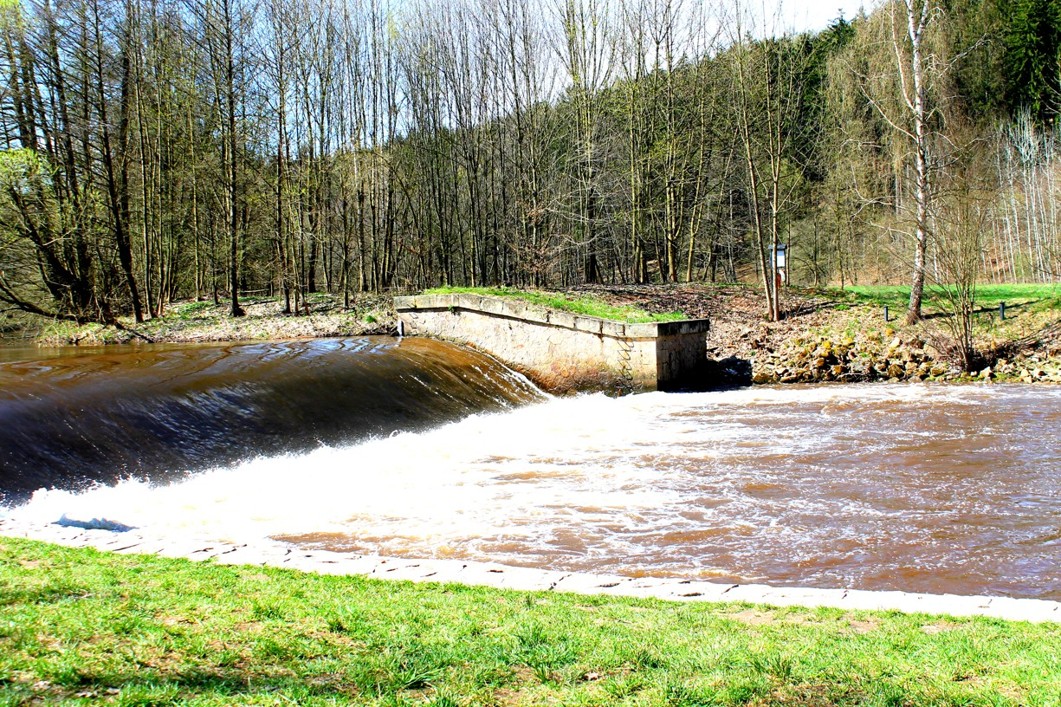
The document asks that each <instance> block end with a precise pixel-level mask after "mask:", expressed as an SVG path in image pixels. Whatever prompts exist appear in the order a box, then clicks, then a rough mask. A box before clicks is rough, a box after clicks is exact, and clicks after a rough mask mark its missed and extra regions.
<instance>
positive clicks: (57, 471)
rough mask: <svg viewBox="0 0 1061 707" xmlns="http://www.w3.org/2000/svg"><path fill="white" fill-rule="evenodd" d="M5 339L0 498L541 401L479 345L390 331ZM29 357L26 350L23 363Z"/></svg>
mask: <svg viewBox="0 0 1061 707" xmlns="http://www.w3.org/2000/svg"><path fill="white" fill-rule="evenodd" d="M53 353H54V354H55V355H53V356H51V357H47V358H41V356H40V354H39V353H36V352H28V351H26V350H22V351H20V352H13V351H10V350H9V351H6V352H5V350H3V349H0V361H2V360H3V358H7V359H16V360H9V361H8V362H7V363H0V494H2V495H3V496H5V497H6V500H8V502H10V501H17V500H20V499H24V498H25V497H26V496H28V494H29V493H31V492H33V491H34V490H36V489H39V488H44V487H58V488H67V489H69V488H84V487H86V486H88V485H91V484H94V483H111V482H114V481H116V480H118V479H121V478H126V477H146V478H150V479H153V480H156V481H164V480H172V478H173V477H175V476H180V475H183V473H184V472H187V471H200V470H203V469H206V468H210V467H212V466H216V465H220V464H229V463H234V462H236V461H238V460H241V459H246V458H250V457H257V456H270V455H276V454H281V453H285V452H288V453H289V452H295V451H308V450H310V449H312V448H315V447H319V446H322V445H325V444H331V445H335V444H345V443H350V442H355V441H358V440H363V439H365V438H368V437H371V436H380V435H387V434H391V433H394V432H397V431H410V430H418V429H425V428H427V427H431V426H437V425H439V424H441V423H443V422H447V421H452V420H456V419H459V418H461V417H464V416H466V415H467V414H469V412H477V411H482V410H496V409H501V408H506V407H511V406H512V405H515V404H519V403H524V402H528V401H531V400H536V399H539V398H540V397H541V394H540V393H539V392H538V391H537V390H536V389H535V388H534V387H533V386H532V385H530V384H529V383H528V382H527V381H526V380H525V379H523V377H522V376H518V375H516V374H514V373H512V372H511V371H509V370H508V369H506V368H504V367H503V366H501V365H500V364H498V363H497V362H495V361H493V360H492V359H490V358H488V357H485V356H481V355H479V354H477V353H475V352H472V351H467V350H465V349H460V348H457V347H454V346H448V345H445V344H441V343H439V342H435V341H430V340H427V339H405V340H401V341H400V342H399V341H398V340H395V339H392V338H389V337H368V338H363V339H348V340H343V339H331V340H328V339H326V340H314V341H289V342H278V343H249V344H228V345H217V344H213V345H201V346H198V345H192V346H189V345H180V346H177V345H174V346H166V345H160V346H138V347H135V346H120V347H106V348H100V349H95V350H91V351H90V352H88V353H86V352H85V351H84V350H78V349H73V353H71V349H65V350H63V349H59V350H54V351H53ZM20 356H21V357H25V356H30V360H22V361H19V360H17V359H18V358H19V357H20Z"/></svg>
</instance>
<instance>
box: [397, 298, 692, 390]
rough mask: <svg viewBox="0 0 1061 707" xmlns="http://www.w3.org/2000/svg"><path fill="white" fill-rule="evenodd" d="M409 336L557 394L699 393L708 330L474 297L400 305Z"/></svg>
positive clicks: (689, 324) (409, 300) (686, 323)
mask: <svg viewBox="0 0 1061 707" xmlns="http://www.w3.org/2000/svg"><path fill="white" fill-rule="evenodd" d="M394 307H395V310H396V311H397V313H398V316H399V318H400V319H401V321H402V323H403V325H404V326H405V331H406V333H407V334H412V335H423V336H431V337H435V338H440V339H446V340H448V341H453V342H456V343H459V344H463V345H466V346H471V347H473V348H476V349H479V350H481V351H485V352H486V353H489V354H491V355H492V356H494V357H496V358H497V359H499V360H501V361H503V362H504V363H505V364H507V365H509V366H511V367H512V368H515V369H516V370H518V371H520V372H522V373H524V374H526V375H527V376H528V377H530V378H531V379H533V380H534V381H535V382H536V383H538V384H539V385H541V386H542V387H543V388H545V389H547V390H550V391H553V392H565V391H569V390H586V389H606V390H608V389H618V390H628V391H643V390H672V389H679V388H701V387H703V384H704V381H703V380H702V379H703V373H704V368H705V364H706V361H707V332H708V331H709V330H710V322H709V321H708V320H706V319H694V320H685V321H678V322H654V323H647V324H626V323H623V322H615V321H610V320H607V319H600V318H598V317H590V316H586V315H583V314H574V313H572V312H563V311H559V310H552V309H547V308H544V307H539V306H537V305H534V304H530V303H528V302H524V301H522V300H519V299H515V298H505V297H489V296H482V295H473V294H463V293H462V294H447V295H418V296H411V297H396V298H395V299H394Z"/></svg>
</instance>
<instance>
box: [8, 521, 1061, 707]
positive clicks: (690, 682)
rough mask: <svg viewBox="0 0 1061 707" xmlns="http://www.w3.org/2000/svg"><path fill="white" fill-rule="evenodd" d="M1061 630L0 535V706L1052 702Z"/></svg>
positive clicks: (1060, 673)
mask: <svg viewBox="0 0 1061 707" xmlns="http://www.w3.org/2000/svg"><path fill="white" fill-rule="evenodd" d="M1059 656H1061V630H1059V627H1058V626H1057V625H1056V624H1046V625H1031V624H1022V623H1008V622H1005V621H1000V620H992V619H946V618H940V617H930V616H924V615H903V614H893V613H863V612H858V613H845V612H842V611H839V610H835V609H819V610H811V609H765V608H753V607H749V606H744V605H712V604H696V603H691V604H679V603H668V602H663V601H655V600H634V599H621V598H603V597H586V596H579V595H570V594H551V593H520V592H511V591H501V590H496V589H483V588H472V587H464V586H458V585H430V584H420V585H416V584H411V583H402V582H397V583H386V582H381V581H375V580H367V579H363V578H357V577H326V576H318V575H313V574H303V573H298V572H293V571H286V570H275V569H262V568H257V567H228V566H219V565H213V564H209V563H206V564H203V563H193V562H189V561H184V560H168V559H163V558H158V557H141V556H127V555H107V554H103V553H99V552H96V551H94V550H74V549H68V548H60V547H55V546H51V545H46V544H43V543H38V542H32V541H24V540H15V539H8V538H0V704H40V703H50V704H53V703H67V704H79V703H80V704H90V703H114V704H123V705H132V704H167V703H181V704H207V705H229V704H381V705H410V704H431V705H491V704H496V705H542V704H557V705H559V704H564V705H690V706H691V705H880V706H882V707H883V706H885V705H1036V706H1038V705H1042V706H1046V705H1057V704H1059V703H1061V658H1059Z"/></svg>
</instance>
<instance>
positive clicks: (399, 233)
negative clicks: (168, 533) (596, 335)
mask: <svg viewBox="0 0 1061 707" xmlns="http://www.w3.org/2000/svg"><path fill="white" fill-rule="evenodd" d="M752 10H753V7H752V6H751V5H748V6H745V5H744V4H742V2H741V0H718V2H708V3H701V2H696V1H695V0H621V1H620V2H607V1H606V0H544V1H543V2H539V1H538V0H442V1H439V2H436V1H433V0H22V1H21V2H20V0H0V28H2V40H3V45H2V47H0V73H2V76H3V78H2V81H3V84H2V89H0V125H2V131H3V132H2V140H3V144H2V145H0V310H4V309H14V310H19V311H22V312H29V313H32V314H38V315H42V316H47V317H55V318H59V319H70V320H74V321H79V322H87V321H99V322H105V323H108V322H111V323H112V322H114V321H116V320H117V317H118V316H132V317H134V318H135V320H136V321H138V322H139V321H144V320H145V319H147V318H151V317H156V316H159V315H160V314H162V313H163V312H164V311H165V310H166V307H167V305H168V304H169V303H170V302H173V301H176V300H179V299H208V298H212V299H213V300H215V301H226V302H230V303H231V313H232V315H233V316H239V315H240V314H241V313H242V311H243V308H242V306H241V304H240V300H241V298H245V297H248V296H250V295H256V294H269V295H272V296H276V297H278V298H279V305H278V306H279V307H282V308H283V311H284V312H287V313H297V312H299V311H301V310H302V308H303V307H304V302H305V298H306V297H307V295H308V294H309V293H314V292H323V291H327V292H331V293H334V294H335V295H337V296H339V297H341V298H342V299H343V300H344V301H345V303H346V304H347V306H349V305H350V302H351V299H352V298H356V297H357V295H358V293H361V292H366V291H374V292H385V291H391V290H393V291H407V290H415V289H421V288H426V287H432V286H437V285H470V286H494V285H507V286H514V287H534V288H564V287H571V286H576V285H581V284H586V283H630V284H637V283H676V282H694V281H704V282H738V281H744V282H749V283H756V284H757V286H758V287H760V288H761V290H762V292H763V296H764V303H765V306H764V311H765V312H767V313H768V315H769V317H770V318H774V319H776V318H778V317H780V316H781V303H780V297H779V293H778V290H779V287H780V284H779V283H780V282H782V276H783V280H784V281H785V282H788V283H790V284H793V285H796V284H798V285H804V286H808V287H825V286H839V287H843V286H845V285H849V284H858V283H865V284H871V283H894V284H907V285H909V286H910V288H911V294H910V310H909V312H908V317H909V318H911V319H916V318H918V317H920V316H921V298H922V292H923V290H924V288H925V287H926V286H927V287H932V286H933V285H934V284H953V283H962V282H965V283H975V282H1017V281H1020V282H1054V281H1057V279H1058V277H1059V275H1061V142H1059V139H1061V125H1059V123H1058V122H1057V121H1056V117H1057V114H1058V112H1059V111H1061V3H1058V2H1056V0H886V1H885V2H882V3H879V4H877V5H876V6H872V7H868V8H867V10H866V11H864V12H863V13H860V14H859V15H858V16H856V17H851V18H845V17H837V18H836V19H835V20H834V21H833V22H832V23H831V24H830V25H829V26H828V27H827V28H826V29H824V30H822V31H820V32H809V33H807V32H804V33H797V32H794V31H791V30H789V29H787V28H786V26H785V24H784V22H783V21H782V20H781V19H779V18H780V17H782V15H781V13H780V12H777V13H775V14H774V15H773V16H768V17H763V16H761V15H760V14H759V13H757V12H753V11H752ZM779 245H784V246H787V263H786V265H787V267H785V268H784V269H783V272H781V270H780V269H779V268H778V267H777V263H775V259H774V257H773V254H774V252H775V249H776V248H777V247H778V246H779Z"/></svg>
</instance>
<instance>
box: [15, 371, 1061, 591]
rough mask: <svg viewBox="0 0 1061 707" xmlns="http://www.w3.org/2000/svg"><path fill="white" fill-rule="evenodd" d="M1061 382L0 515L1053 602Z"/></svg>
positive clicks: (826, 405) (884, 394) (367, 448)
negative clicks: (1060, 386) (107, 521)
mask: <svg viewBox="0 0 1061 707" xmlns="http://www.w3.org/2000/svg"><path fill="white" fill-rule="evenodd" d="M1059 427H1061V389H1058V388H1045V387H1030V386H1003V385H997V386H936V385H832V386H817V387H809V386H808V387H778V388H750V389H742V390H734V391H725V392H713V393H696V394H662V393H652V394H645V395H637V396H630V397H625V398H619V399H613V398H608V397H605V396H601V395H587V396H580V397H575V398H561V399H549V400H546V401H544V402H539V403H533V404H529V405H527V406H524V407H519V408H516V409H510V410H506V411H502V412H497V413H490V414H479V415H473V416H471V417H468V418H466V419H463V420H461V421H459V422H456V423H452V424H447V425H444V426H441V427H437V428H435V429H432V430H429V431H425V432H417V433H398V434H394V435H392V436H388V437H385V438H378V439H372V440H370V441H366V442H362V443H359V444H354V445H352V446H342V447H325V448H321V449H317V450H316V451H312V452H308V453H300V454H291V455H280V456H272V457H268V458H257V459H252V460H249V461H245V462H242V463H239V464H236V465H234V466H229V467H224V468H215V469H211V470H207V471H203V472H199V473H196V474H194V475H190V476H188V477H186V478H183V479H181V480H179V481H176V482H173V483H169V484H168V485H151V484H149V483H145V482H142V481H134V480H128V481H123V482H119V483H117V484H116V485H113V486H98V487H95V488H92V489H90V490H87V491H84V492H71V491H61V490H41V491H37V492H36V493H34V494H33V497H32V499H31V500H29V501H28V502H26V503H24V504H23V505H20V506H18V507H15V508H11V509H7V510H5V511H0V512H2V513H5V514H6V515H8V516H10V517H12V518H16V519H26V520H33V521H45V522H51V521H55V520H58V519H59V518H60V517H61V516H63V515H66V516H67V517H69V518H101V517H105V518H108V519H111V520H114V521H119V522H121V523H124V524H127V525H132V526H136V527H140V528H143V529H145V530H150V531H151V532H152V533H153V534H163V535H166V536H173V537H182V536H187V535H195V536H198V537H210V538H215V539H218V540H231V541H237V542H253V541H254V540H256V539H261V538H265V537H272V538H280V539H283V540H287V541H291V542H298V543H304V544H307V545H313V546H322V547H329V548H333V549H338V550H349V551H353V552H362V553H363V552H370V553H380V554H385V555H401V556H409V557H457V558H466V559H474V560H492V561H498V562H502V563H508V564H515V565H525V566H540V567H548V568H552V569H566V570H578V571H597V572H612V573H627V574H654V575H676V576H688V577H701V578H712V577H718V578H725V579H727V580H733V581H753V580H754V581H767V582H771V583H775V584H805V585H817V586H852V587H859V588H865V589H907V590H911V591H930V592H955V593H963V594H982V593H987V594H992V593H993V594H1003V595H1010V596H1024V597H1040V598H1052V599H1061V570H1059V568H1061V445H1059V444H1058V441H1057V436H1056V435H1057V430H1058V428H1059Z"/></svg>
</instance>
